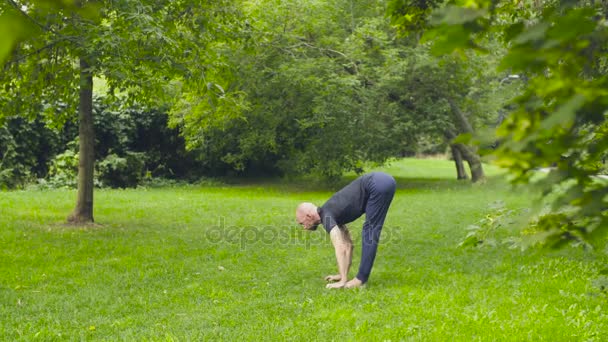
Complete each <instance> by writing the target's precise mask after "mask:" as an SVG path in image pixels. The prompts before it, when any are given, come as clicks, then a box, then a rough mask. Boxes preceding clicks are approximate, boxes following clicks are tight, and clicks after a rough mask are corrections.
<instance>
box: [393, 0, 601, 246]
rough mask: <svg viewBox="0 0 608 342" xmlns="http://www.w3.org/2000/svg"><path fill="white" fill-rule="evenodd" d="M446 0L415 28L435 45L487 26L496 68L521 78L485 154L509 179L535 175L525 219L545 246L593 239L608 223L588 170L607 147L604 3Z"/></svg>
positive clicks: (480, 32) (478, 40) (462, 39)
mask: <svg viewBox="0 0 608 342" xmlns="http://www.w3.org/2000/svg"><path fill="white" fill-rule="evenodd" d="M446 3H447V5H446V6H440V7H437V10H436V11H434V14H433V15H431V20H430V23H431V24H432V28H431V29H429V30H428V31H427V33H426V34H425V36H426V38H428V39H429V40H430V41H433V42H434V47H435V50H436V51H437V52H441V53H450V52H452V51H463V50H464V49H475V50H478V51H483V50H484V48H483V45H484V42H487V37H489V36H491V35H494V36H496V35H497V36H499V37H501V39H503V41H504V42H505V46H506V47H507V49H508V53H507V54H506V55H505V56H504V58H502V60H501V68H502V69H503V70H506V71H508V72H510V73H514V74H521V75H524V76H525V77H526V79H527V82H526V84H525V85H524V87H525V88H524V90H523V92H522V93H521V95H520V96H518V97H517V98H515V99H514V101H513V103H512V110H511V112H510V113H509V114H508V115H507V116H506V118H505V120H504V122H503V123H502V124H501V126H500V127H499V128H498V130H497V132H496V135H497V137H498V138H499V139H500V144H499V147H498V149H497V150H496V152H495V153H494V156H495V158H496V162H497V163H498V164H499V165H501V166H503V167H506V168H508V169H509V170H510V171H511V173H512V174H513V176H514V177H513V180H514V182H516V183H531V182H532V183H535V184H536V185H538V186H539V187H540V189H541V190H542V195H544V196H549V195H551V196H552V198H553V200H552V206H551V211H550V212H549V213H548V214H542V215H540V216H539V218H538V220H536V221H535V222H534V223H533V224H534V226H535V227H536V229H538V230H539V233H540V237H541V240H542V241H544V242H545V243H546V244H548V245H552V246H557V245H561V244H563V243H567V242H569V241H573V240H574V241H583V242H594V241H598V239H599V238H600V237H603V236H605V234H606V232H608V212H607V208H608V206H607V204H608V203H607V198H608V197H607V195H608V187H607V186H606V185H605V184H604V183H602V182H601V181H600V180H599V179H598V178H597V177H596V175H597V173H598V172H599V171H600V170H601V169H602V158H604V157H605V151H606V150H607V148H608V134H607V132H608V130H607V127H608V124H607V122H606V114H605V113H606V111H607V110H608V100H607V98H608V96H607V95H606V94H608V77H607V76H606V50H607V47H608V46H607V43H608V26H607V25H606V22H607V15H608V7H607V5H606V3H605V2H603V1H517V2H511V1H499V0H494V1H466V2H465V1H447V2H446ZM393 4H394V8H395V10H394V11H393V12H392V15H393V17H394V18H396V19H395V20H396V22H400V21H403V20H404V19H403V17H404V16H406V13H409V12H408V10H407V9H405V8H404V7H403V6H401V5H400V4H402V2H399V1H393ZM409 14H411V13H409ZM425 15H426V13H425ZM399 18H401V19H399ZM417 18H418V19H417V20H418V21H422V19H420V17H417ZM400 26H402V27H405V26H406V25H400ZM549 166H552V167H554V168H553V170H552V171H551V172H550V173H549V174H548V176H547V177H542V178H541V179H540V180H536V178H534V177H533V176H534V174H535V173H534V172H533V171H534V170H535V169H536V168H539V167H549Z"/></svg>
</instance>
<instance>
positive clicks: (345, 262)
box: [326, 225, 353, 288]
mask: <svg viewBox="0 0 608 342" xmlns="http://www.w3.org/2000/svg"><path fill="white" fill-rule="evenodd" d="M329 237H330V238H331V242H332V244H333V245H334V248H335V250H336V260H337V262H338V272H340V274H339V275H337V276H328V277H327V278H326V279H327V280H335V281H337V282H336V283H333V284H327V288H340V287H344V285H345V284H346V281H347V280H348V271H349V269H350V265H351V263H352V259H353V241H352V239H351V237H350V232H349V231H348V228H346V226H344V225H342V226H334V227H333V228H332V229H331V231H330V232H329Z"/></svg>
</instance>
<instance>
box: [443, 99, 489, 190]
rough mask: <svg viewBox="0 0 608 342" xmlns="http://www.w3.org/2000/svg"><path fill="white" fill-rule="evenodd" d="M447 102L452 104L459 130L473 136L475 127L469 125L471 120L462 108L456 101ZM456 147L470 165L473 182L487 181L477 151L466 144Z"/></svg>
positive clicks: (453, 114) (449, 100)
mask: <svg viewBox="0 0 608 342" xmlns="http://www.w3.org/2000/svg"><path fill="white" fill-rule="evenodd" d="M447 100H448V103H449V104H450V108H451V109H452V117H453V118H454V121H455V124H456V127H458V130H459V131H460V132H462V133H469V134H473V133H474V132H473V127H472V126H471V124H470V123H469V120H468V119H467V117H466V116H465V115H464V113H463V112H462V111H461V110H460V108H458V105H457V104H456V102H454V100H453V99H451V98H448V99H447ZM454 146H455V147H456V149H458V151H459V152H460V154H461V155H462V157H463V158H464V159H465V160H466V161H467V163H468V164H469V170H471V181H472V182H473V183H475V182H479V181H483V180H485V174H484V172H483V166H482V164H481V158H480V157H479V154H477V151H476V149H475V148H474V147H472V146H467V145H464V144H454Z"/></svg>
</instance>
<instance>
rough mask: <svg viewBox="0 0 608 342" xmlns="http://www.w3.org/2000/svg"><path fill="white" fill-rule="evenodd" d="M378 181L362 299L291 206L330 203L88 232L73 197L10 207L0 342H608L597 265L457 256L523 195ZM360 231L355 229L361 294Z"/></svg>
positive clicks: (322, 196) (193, 201)
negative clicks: (381, 208) (329, 280)
mask: <svg viewBox="0 0 608 342" xmlns="http://www.w3.org/2000/svg"><path fill="white" fill-rule="evenodd" d="M384 170H387V171H388V172H390V173H391V174H393V175H394V176H395V178H396V179H397V182H398V186H399V189H398V190H397V194H396V196H395V199H394V201H393V204H392V206H391V209H390V211H389V216H388V218H387V222H386V225H385V228H384V230H383V233H382V234H383V235H382V238H383V240H382V243H381V245H380V248H379V252H378V256H377V258H376V264H375V267H374V270H373V272H372V276H371V278H370V282H369V283H368V285H367V286H366V287H365V288H363V289H356V290H327V289H325V283H324V281H323V277H324V276H325V275H327V274H334V273H336V263H335V257H334V252H333V248H332V247H331V243H330V241H329V239H328V237H327V234H326V233H325V232H324V231H323V230H322V229H319V230H318V231H316V232H304V231H302V230H300V229H299V228H297V227H296V225H295V218H294V210H295V206H296V205H297V203H299V202H300V201H313V202H316V203H318V204H322V203H323V202H324V201H325V200H326V199H327V198H328V197H329V196H330V195H331V194H332V193H333V191H334V190H337V189H335V188H331V189H330V188H323V187H321V186H318V185H316V186H315V187H312V188H310V189H307V188H306V187H305V186H303V184H302V183H299V184H297V185H290V184H289V183H288V182H286V181H275V182H268V181H266V182H263V183H262V182H260V183H249V184H238V185H214V186H188V187H167V188H158V189H157V188H154V189H133V190H97V191H96V194H95V219H96V221H97V222H98V223H99V226H97V227H89V228H70V227H66V226H63V225H62V222H63V221H64V219H65V217H66V216H67V215H68V214H69V212H70V211H71V209H72V207H73V205H74V201H75V192H74V191H72V190H53V191H15V192H0V245H1V246H2V251H1V252H0V340H2V341H13V340H27V341H30V340H107V341H116V340H128V341H140V340H162V341H174V340H176V341H188V340H192V341H199V340H213V341H216V340H227V341H234V340H243V341H249V340H301V341H317V340H318V341H327V340H357V341H362V340H364V341H383V340H392V341H400V340H406V341H410V340H411V341H603V340H606V338H608V314H607V310H606V309H607V308H608V302H607V296H606V295H605V294H604V293H603V292H602V291H601V290H600V287H599V286H597V284H596V283H597V281H598V278H599V277H600V275H599V271H601V270H603V269H604V268H605V265H606V257H605V255H604V254H603V253H599V252H590V251H584V250H582V249H578V248H573V247H570V248H567V249H564V250H560V251H553V252H547V251H539V250H536V249H530V250H526V251H521V250H519V249H509V248H507V247H506V246H503V245H499V246H497V247H482V248H460V247H458V244H459V243H460V242H461V241H462V240H463V239H464V237H465V235H466V227H467V226H469V225H470V224H474V223H477V222H478V221H479V220H480V219H481V218H483V217H484V216H485V215H486V214H488V213H489V212H490V211H491V209H490V204H491V203H493V202H495V201H503V202H504V203H505V205H506V207H507V208H510V209H521V208H526V207H528V206H530V204H531V201H532V200H533V198H532V196H531V195H530V194H527V193H516V192H514V191H512V190H511V189H510V187H508V186H507V185H505V184H504V183H503V182H502V181H501V180H500V179H499V177H498V176H496V177H493V178H492V179H490V181H489V182H488V183H486V184H485V185H481V186H478V185H470V184H469V183H466V182H464V183H463V182H457V181H455V180H452V178H453V177H454V170H453V165H452V163H451V162H448V161H442V160H413V159H405V160H401V161H398V162H394V163H393V164H392V165H390V166H388V167H386V168H384ZM486 171H487V173H488V174H491V175H497V174H498V172H497V171H496V170H493V169H489V168H488V169H487V170H486ZM347 179H348V178H347ZM347 179H345V181H346V180H347ZM362 223H363V220H362V219H360V220H359V221H356V222H355V223H353V224H351V225H350V228H351V231H352V232H353V235H354V236H355V244H356V247H355V260H354V261H353V269H351V276H354V275H355V273H356V270H357V267H358V257H359V255H360V230H361V226H362ZM509 234H518V233H517V232H515V231H513V230H509V231H508V230H507V229H505V230H504V231H501V232H499V233H498V235H499V237H500V236H503V237H506V236H508V235H509Z"/></svg>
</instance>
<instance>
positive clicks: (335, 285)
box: [325, 281, 346, 289]
mask: <svg viewBox="0 0 608 342" xmlns="http://www.w3.org/2000/svg"><path fill="white" fill-rule="evenodd" d="M345 285H346V283H345V282H343V281H340V282H337V283H330V284H327V285H325V288H328V289H341V288H343V287H344V286H345Z"/></svg>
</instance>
